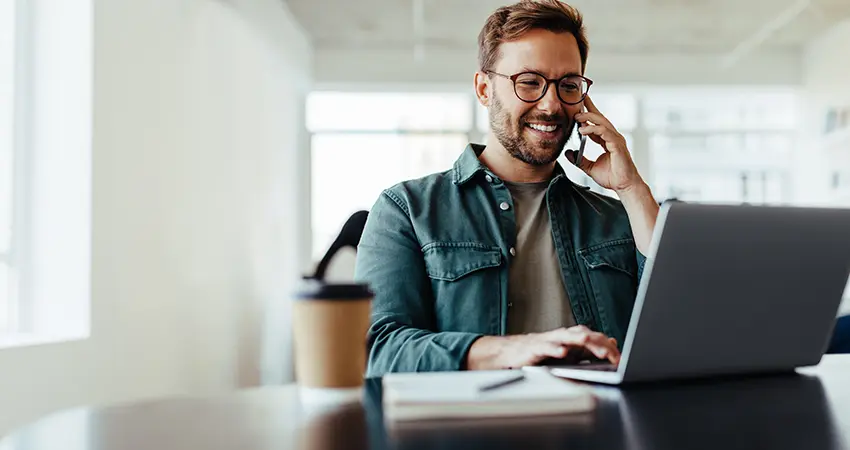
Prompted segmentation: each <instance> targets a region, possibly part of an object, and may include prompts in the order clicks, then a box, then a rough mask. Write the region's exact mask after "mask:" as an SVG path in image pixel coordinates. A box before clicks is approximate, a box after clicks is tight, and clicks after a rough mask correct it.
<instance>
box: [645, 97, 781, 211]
mask: <svg viewBox="0 0 850 450" xmlns="http://www.w3.org/2000/svg"><path fill="white" fill-rule="evenodd" d="M795 101H796V93H795V92H794V91H792V90H777V91H774V92H769V91H768V92H753V91H746V90H744V91H740V92H735V91H734V90H731V89H721V88H713V89H705V90H691V91H688V90H668V91H660V90H659V91H653V92H651V93H647V95H646V96H645V100H644V103H643V104H644V111H643V116H644V117H645V121H646V126H647V128H648V132H649V134H650V138H649V148H650V152H651V159H652V170H651V174H652V183H651V184H652V187H653V192H654V193H655V195H656V196H657V197H659V198H678V199H680V200H686V201H705V202H724V203H740V202H747V203H760V204H766V203H770V204H775V203H784V202H787V201H789V200H790V194H791V193H790V188H789V187H790V184H791V180H790V177H791V172H790V169H791V167H790V164H789V161H790V159H791V158H790V156H791V154H790V153H791V151H792V148H793V145H794V139H795V134H794V133H795V132H796V126H795V124H796V116H795V112H796V108H795Z"/></svg>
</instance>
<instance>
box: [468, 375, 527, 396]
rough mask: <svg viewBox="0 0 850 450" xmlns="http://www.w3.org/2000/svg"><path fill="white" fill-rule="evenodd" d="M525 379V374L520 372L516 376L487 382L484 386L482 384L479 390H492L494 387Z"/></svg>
mask: <svg viewBox="0 0 850 450" xmlns="http://www.w3.org/2000/svg"><path fill="white" fill-rule="evenodd" d="M524 379H525V374H522V373H521V374H519V375H517V376H515V377H511V378H508V379H506V380H499V381H497V382H495V383H490V384H485V385H483V386H480V387H479V388H478V391H479V392H485V391H491V390H493V389H498V388H500V387H503V386H508V385H511V384H514V383H518V382H520V381H522V380H524Z"/></svg>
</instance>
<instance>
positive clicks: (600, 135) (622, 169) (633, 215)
mask: <svg viewBox="0 0 850 450" xmlns="http://www.w3.org/2000/svg"><path fill="white" fill-rule="evenodd" d="M584 105H585V106H586V107H587V111H588V112H584V113H579V114H576V116H575V119H576V120H578V121H579V122H582V123H585V122H590V123H591V124H587V123H585V125H584V126H582V127H581V128H579V133H581V134H583V135H585V136H588V137H589V138H590V139H591V140H593V142H596V143H597V144H599V145H601V146H602V148H603V149H605V153H603V154H602V155H601V156H600V157H599V158H597V160H596V161H591V160H589V159H587V158H584V157H582V161H581V162H580V163H579V168H580V169H581V170H582V171H584V173H586V174H587V175H588V176H590V178H592V179H593V181H595V182H596V184H598V185H600V186H602V187H604V188H607V189H612V190H614V192H616V193H617V196H618V197H620V200H621V201H622V202H623V207H625V209H626V213H627V214H628V215H629V223H630V224H631V226H632V233H633V234H634V236H635V245H636V246H637V249H638V250H639V251H640V252H641V253H643V254H644V255H646V254H647V253H648V251H649V247H650V242H651V241H652V232H653V230H654V229H655V221H656V219H657V218H658V203H657V202H656V200H655V198H654V197H653V195H652V192H651V191H650V189H649V186H648V185H647V184H646V183H645V182H644V181H643V179H642V178H641V177H640V174H639V173H638V170H637V167H635V163H634V161H633V160H632V155H631V153H630V152H629V149H628V148H627V147H626V138H624V137H623V135H622V134H620V133H619V132H618V131H617V129H616V128H614V125H612V124H611V122H610V121H609V120H608V119H606V118H605V116H603V115H602V113H601V112H599V109H597V108H596V105H594V104H593V100H591V99H590V96H587V97H585V99H584Z"/></svg>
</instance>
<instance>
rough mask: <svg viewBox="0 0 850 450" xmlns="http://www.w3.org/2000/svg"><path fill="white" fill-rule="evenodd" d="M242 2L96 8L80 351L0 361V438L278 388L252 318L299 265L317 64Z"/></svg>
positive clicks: (277, 11) (279, 334)
mask: <svg viewBox="0 0 850 450" xmlns="http://www.w3.org/2000/svg"><path fill="white" fill-rule="evenodd" d="M57 1H58V0H57ZM252 3H253V5H252V6H250V7H247V6H246V5H243V4H242V3H240V2H230V3H229V5H230V6H228V5H225V4H223V3H221V2H216V1H213V0H146V1H137V0H95V49H94V50H95V68H94V135H93V139H94V148H93V161H94V162H93V190H94V194H93V205H92V207H93V217H92V222H93V234H92V237H93V249H92V259H93V261H92V314H93V315H92V337H91V338H90V339H88V340H85V341H79V342H74V343H67V344H56V345H45V346H39V347H25V348H16V349H6V350H0V373H2V374H3V377H2V378H3V382H2V383H0V398H2V399H3V400H2V402H0V435H2V434H3V433H4V432H5V431H7V430H9V429H10V428H12V427H14V426H16V425H20V424H22V423H26V422H28V421H30V420H32V419H34V418H36V417H38V416H41V415H43V414H45V413H47V412H49V411H53V410H56V409H60V408H66V407H71V406H76V405H84V404H103V403H112V402H121V401H128V400H133V399H139V398H147V397H155V396H164V395H172V394H187V393H191V394H195V393H207V392H215V391H221V390H226V389H232V388H235V387H239V386H247V385H255V384H258V383H260V379H261V378H262V377H263V374H262V371H263V367H265V368H267V369H269V370H271V369H274V370H271V371H272V372H275V371H276V372H275V373H272V374H271V375H268V374H266V375H265V378H266V379H267V380H281V379H284V378H285V377H286V375H287V373H288V370H287V368H286V367H282V362H283V361H284V357H285V355H284V354H283V352H285V351H286V345H285V342H283V341H284V338H285V336H286V332H285V330H280V329H279V330H276V333H270V336H269V337H271V338H272V339H275V340H276V341H275V342H273V343H272V345H270V346H269V347H267V349H266V350H265V356H266V358H265V362H264V361H263V357H262V355H263V354H264V347H263V344H262V342H263V339H262V336H263V327H264V323H263V319H262V315H261V313H262V311H263V310H264V309H265V308H266V302H272V303H273V304H275V302H276V304H277V305H278V306H277V307H276V310H277V312H278V313H280V312H281V311H285V308H284V307H283V306H281V303H280V302H282V301H283V299H284V298H285V296H286V295H285V294H286V293H287V292H288V291H289V290H290V289H291V287H292V284H291V283H292V281H293V280H294V279H295V277H296V276H297V274H298V272H299V271H300V270H301V269H302V268H303V267H304V266H305V264H304V263H305V258H307V255H309V249H307V250H306V251H304V250H303V249H302V247H304V244H299V243H300V242H304V243H309V242H310V239H309V235H307V238H306V239H305V238H304V237H303V235H301V234H300V233H305V232H306V228H307V224H308V223H309V222H308V218H309V213H307V214H302V215H299V214H297V213H296V211H297V209H296V208H295V205H298V204H301V203H303V202H304V200H303V198H302V197H303V195H300V194H301V192H300V191H299V190H298V186H299V185H303V182H301V181H299V180H298V174H299V173H303V172H309V170H307V169H305V167H309V166H304V164H308V163H309V161H308V159H307V158H303V157H301V156H297V154H296V152H297V151H299V150H300V151H301V152H302V153H306V148H305V147H304V144H305V142H306V140H305V137H304V136H305V133H304V117H303V112H302V108H303V106H302V105H301V102H302V99H303V97H304V96H305V95H306V93H307V91H308V89H309V82H310V78H311V76H310V69H309V68H310V67H311V65H312V64H311V61H310V58H311V50H310V45H309V43H308V42H307V40H306V38H305V35H304V33H303V32H302V31H301V30H299V29H298V28H297V26H296V25H295V24H294V21H293V20H292V18H291V16H290V15H289V14H288V12H287V11H285V10H284V9H283V8H284V6H283V2H280V1H278V0H262V1H258V0H255V1H253V2H252ZM307 245H308V244H307ZM276 317H280V316H279V315H278V316H276ZM283 322H284V324H285V320H284V321H283Z"/></svg>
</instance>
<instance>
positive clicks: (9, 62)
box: [0, 1, 17, 335]
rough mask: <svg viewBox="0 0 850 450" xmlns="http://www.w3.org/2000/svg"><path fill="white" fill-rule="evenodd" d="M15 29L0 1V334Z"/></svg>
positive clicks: (11, 279)
mask: <svg viewBox="0 0 850 450" xmlns="http://www.w3.org/2000/svg"><path fill="white" fill-rule="evenodd" d="M15 32H16V28H15V2H13V1H4V2H0V130H3V131H2V132H0V335H3V334H4V333H7V332H9V331H10V330H11V329H12V325H13V323H12V318H13V317H14V315H15V309H16V308H15V302H16V300H17V296H16V295H15V292H14V285H15V273H14V261H13V257H12V236H13V234H12V226H13V221H14V216H13V212H14V206H15V202H14V200H13V199H14V195H15V190H14V178H15V177H14V171H13V167H14V165H15V157H14V153H13V148H14V146H15V144H14V139H15V134H14V132H11V131H12V130H14V128H15V121H14V116H15V67H16V64H15ZM6 130H9V131H10V132H7V131H6Z"/></svg>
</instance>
